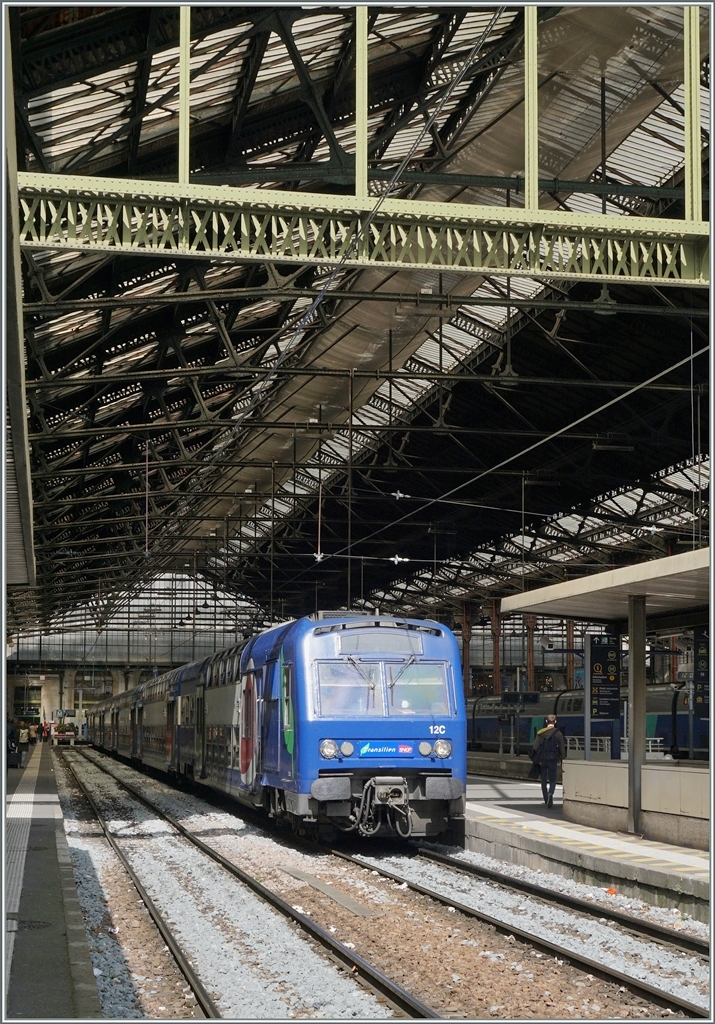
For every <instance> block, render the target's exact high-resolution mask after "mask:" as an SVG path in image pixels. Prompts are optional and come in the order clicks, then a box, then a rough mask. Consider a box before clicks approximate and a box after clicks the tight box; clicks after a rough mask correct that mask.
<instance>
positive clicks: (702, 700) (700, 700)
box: [693, 626, 710, 718]
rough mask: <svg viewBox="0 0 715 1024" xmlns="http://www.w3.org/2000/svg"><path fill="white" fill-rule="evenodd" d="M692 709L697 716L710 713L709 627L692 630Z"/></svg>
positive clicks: (707, 715) (703, 716)
mask: <svg viewBox="0 0 715 1024" xmlns="http://www.w3.org/2000/svg"><path fill="white" fill-rule="evenodd" d="M693 711H694V713H695V715H696V716H697V717H698V718H708V717H709V715H710V629H709V627H708V626H698V627H696V629H694V630H693Z"/></svg>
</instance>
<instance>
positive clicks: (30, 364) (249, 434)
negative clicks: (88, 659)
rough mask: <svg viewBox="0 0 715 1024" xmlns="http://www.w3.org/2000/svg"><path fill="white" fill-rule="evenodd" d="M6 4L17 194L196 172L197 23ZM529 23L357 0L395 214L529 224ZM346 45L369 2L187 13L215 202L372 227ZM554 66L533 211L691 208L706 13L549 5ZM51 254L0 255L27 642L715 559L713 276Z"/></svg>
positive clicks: (370, 134) (705, 133)
mask: <svg viewBox="0 0 715 1024" xmlns="http://www.w3.org/2000/svg"><path fill="white" fill-rule="evenodd" d="M8 11H9V25H10V53H11V57H12V64H13V68H12V71H13V95H12V96H11V97H10V109H11V110H13V109H14V122H15V127H14V134H15V147H14V156H15V158H16V161H17V168H18V172H19V177H20V181H21V183H22V182H23V181H25V182H30V183H32V181H33V180H34V179H33V178H32V175H36V176H38V180H39V176H41V175H43V174H45V175H47V174H52V175H64V176H66V179H65V180H66V181H67V183H68V184H67V188H68V189H69V188H71V182H72V180H73V179H74V178H77V177H81V178H87V177H94V178H99V179H102V178H103V179H107V180H108V181H111V182H112V183H113V185H112V187H113V188H114V189H115V190H116V189H117V186H116V183H117V181H120V182H121V181H122V180H126V181H127V182H132V183H134V184H133V185H132V189H134V191H135V192H136V190H137V184H136V183H140V182H153V183H155V187H156V183H161V182H166V183H170V182H176V180H177V167H178V163H177V161H178V145H179V121H180V104H179V57H180V47H179V41H180V28H179V23H180V18H179V9H178V8H174V7H166V6H160V5H155V6H152V5H140V6H126V7H114V6H112V7H62V6H51V7H29V6H28V7H22V6H16V7H11V8H9V9H8ZM524 12H525V9H524V8H523V7H521V6H519V7H517V6H504V7H493V6H490V7H479V6H476V7H467V6H459V7H449V6H445V5H435V6H434V7H433V8H430V7H414V8H410V7H409V6H408V7H394V8H391V7H389V6H385V7H380V6H370V7H369V8H368V82H367V90H368V104H367V141H368V196H369V199H370V201H371V202H373V203H374V204H375V208H377V207H378V206H379V204H380V203H381V202H385V200H386V199H387V198H403V199H411V200H414V201H415V203H417V204H419V202H420V201H422V200H424V201H425V202H428V201H430V202H442V203H446V202H449V203H455V204H471V205H475V206H476V205H487V206H490V207H503V208H507V207H522V206H523V205H524V193H523V185H524V145H525V143H524V96H525V88H524V33H525V28H524V23H525V13H524ZM708 18H709V11H708V9H707V8H705V7H703V8H701V39H700V46H701V57H702V63H701V67H700V82H699V97H698V98H699V106H700V117H701V133H700V135H701V147H702V148H701V152H702V182H701V184H702V189H703V202H704V204H705V208H707V206H708V203H709V192H708V188H709V181H708V177H707V174H708V159H709V125H710V104H709V97H710V78H709V51H708V40H709V22H708ZM355 41H356V14H355V9H354V8H348V7H335V8H333V7H329V6H319V5H307V6H303V7H294V8H291V7H283V6H273V7H270V6H260V7H255V8H252V7H243V6H226V7H222V6H217V5H207V6H203V7H195V8H193V9H192V11H191V23H190V67H191V82H190V108H189V109H190V121H189V130H190V151H189V166H190V181H191V183H192V184H194V185H197V186H198V185H204V186H207V187H211V188H216V189H217V190H218V189H224V188H225V187H226V186H232V187H236V188H239V187H240V188H251V189H254V190H263V191H264V192H265V193H266V195H267V196H269V197H271V198H270V202H274V201H275V200H274V197H275V195H276V193H277V192H280V193H282V194H283V197H284V199H283V202H284V203H285V202H298V201H299V199H300V196H301V194H310V195H311V196H320V195H323V196H325V195H328V196H330V197H332V200H334V199H335V197H340V196H342V195H345V196H346V200H345V202H346V207H349V206H350V200H349V197H350V196H353V197H354V195H355V147H356V141H355V140H356V128H355V124H356V82H355V62H356V42H355ZM538 54H539V63H538V82H539V88H538V102H539V122H538V133H539V135H538V139H539V206H540V208H541V209H544V210H553V211H555V214H556V213H557V212H558V211H570V212H571V214H573V215H575V216H577V217H578V216H583V217H584V219H585V220H588V217H589V216H591V215H594V214H595V215H601V214H602V215H605V217H607V218H614V217H618V218H620V219H621V220H622V221H623V223H624V224H625V225H626V226H627V227H628V228H629V229H630V227H631V226H633V230H634V231H638V230H639V224H641V223H643V224H645V223H648V224H649V225H652V223H653V220H654V219H658V218H662V219H664V221H665V220H678V219H682V218H683V217H684V215H685V213H684V174H685V163H684V160H685V157H684V152H685V124H686V117H685V102H686V99H685V88H686V86H685V75H684V16H683V8H682V7H678V6H672V5H665V4H654V5H650V6H641V7H634V6H616V5H607V6H605V7H603V6H598V5H591V4H584V5H576V6H566V7H558V6H554V7H539V8H538ZM6 101H8V96H7V95H6ZM13 101H14V102H13ZM8 137H9V138H11V135H9V136H8ZM167 188H168V185H167ZM60 191H61V190H60ZM221 194H222V195H223V193H221ZM28 202H29V200H28ZM26 210H27V203H25V205H24V206H23V205H22V204H21V206H20V214H19V216H20V221H19V223H22V216H23V211H26ZM270 223H271V222H269V221H266V224H267V225H268V226H267V227H266V229H265V230H266V231H267V232H268V233H269V234H270V231H271V230H272V229H271V227H270ZM273 223H274V224H277V223H278V221H274V222H273ZM118 230H119V229H118ZM30 242H31V239H29V238H28V236H27V234H26V235H24V236H21V238H20V239H18V238H14V239H12V240H11V243H10V244H11V246H12V245H13V244H14V245H16V246H17V251H18V252H19V253H20V256H19V259H20V264H21V274H22V310H21V313H22V318H23V319H22V326H23V333H24V356H23V361H24V389H25V402H26V406H25V408H26V412H27V418H26V423H25V424H24V425H23V424H22V423H21V422H18V421H17V420H15V421H14V422H13V418H12V415H11V416H10V418H9V423H8V446H7V451H8V454H9V459H8V494H9V495H10V498H11V499H12V500H9V501H8V505H7V536H8V537H9V538H11V542H10V541H9V547H8V562H7V565H8V576H7V581H8V612H7V627H8V631H9V632H10V633H17V632H20V633H22V632H25V633H28V632H33V631H38V630H46V631H51V630H53V629H58V628H61V626H62V623H63V622H64V621H68V617H70V618H72V621H74V622H76V619H77V615H78V614H80V613H79V612H78V609H85V610H86V609H88V610H89V613H90V614H91V617H92V621H93V623H94V627H95V628H97V629H100V630H101V628H102V626H103V624H106V623H107V622H108V620H109V618H110V617H111V616H113V615H115V614H116V612H117V608H118V606H119V605H121V604H122V603H123V602H126V601H127V600H128V596H129V595H132V594H137V593H139V592H141V591H142V590H145V591H146V590H147V588H150V587H151V586H153V585H155V584H153V583H152V581H157V580H164V581H166V580H173V579H175V578H178V577H179V576H182V575H183V576H185V577H186V578H188V579H192V580H196V579H199V580H200V581H201V586H202V587H208V588H209V590H210V589H211V588H213V589H214V591H216V590H217V589H220V592H221V594H222V595H233V598H234V600H235V601H236V602H238V603H240V604H241V607H242V608H251V609H255V613H254V612H252V613H251V615H252V616H253V617H252V621H253V622H255V623H263V622H268V621H272V620H276V619H278V618H285V617H288V616H294V615H295V616H297V615H301V614H306V613H309V612H312V611H313V610H314V609H315V608H316V607H321V608H341V607H348V606H350V607H352V608H354V609H365V610H370V609H374V608H381V609H382V610H384V611H386V612H390V613H394V614H412V615H427V616H430V617H434V618H438V619H443V620H445V621H448V622H450V621H453V620H455V619H456V620H457V621H461V614H462V612H461V606H462V604H463V602H469V603H471V604H473V605H475V606H479V605H484V606H485V607H486V605H487V603H488V602H489V601H490V600H491V599H492V598H495V597H502V596H505V595H508V594H511V593H515V592H519V591H522V590H524V589H531V588H533V587H536V586H540V585H543V584H545V583H553V582H559V581H564V580H569V579H572V578H574V577H580V576H584V575H587V574H589V573H593V572H598V571H602V570H603V569H604V568H609V567H610V568H613V567H617V566H620V565H623V564H627V563H632V562H639V561H643V560H648V559H651V558H654V557H659V556H661V555H667V554H674V553H677V552H678V551H682V550H686V549H690V548H696V547H702V546H705V545H707V543H708V525H709V514H708V507H709V506H708V498H709V479H710V478H709V469H710V464H709V457H708V451H707V442H708V436H709V428H708V407H709V395H708V358H707V352H706V349H707V344H708V320H707V313H708V299H709V296H708V290H707V288H705V287H702V286H695V285H693V284H692V283H691V284H688V282H687V281H683V280H681V281H672V282H663V281H661V280H660V279H658V280H657V281H655V282H654V283H653V282H650V281H649V279H648V275H647V274H644V275H643V277H642V279H638V280H634V279H631V278H623V279H614V280H608V282H606V283H604V281H603V280H599V278H598V268H594V269H593V272H589V273H583V274H581V275H570V276H569V275H566V274H565V275H564V277H563V278H561V277H550V278H544V276H543V275H541V276H529V275H525V274H521V275H513V276H512V275H511V274H508V273H504V272H499V271H498V270H495V271H493V272H489V271H488V270H482V271H479V272H477V271H473V272H468V273H467V272H465V271H464V270H463V269H450V268H449V267H441V268H440V267H436V266H435V267H433V268H430V267H421V268H420V269H416V270H411V269H409V267H404V266H403V267H384V266H383V267H381V266H379V265H377V264H375V263H369V262H366V263H365V265H362V266H361V265H355V263H354V262H350V261H349V260H348V261H342V262H341V261H340V260H339V259H336V260H335V261H334V262H333V263H332V264H331V263H329V262H328V263H326V262H325V261H320V260H311V259H309V258H306V259H305V260H304V261H302V262H296V261H295V260H291V261H288V260H286V261H285V262H282V261H281V259H280V256H279V255H277V256H275V257H274V258H271V259H260V260H259V259H235V258H230V256H229V255H226V254H224V255H223V256H220V255H219V256H215V255H212V256H208V255H206V254H199V253H187V252H181V251H169V250H166V251H156V252H139V251H132V250H131V249H130V248H127V247H117V248H116V249H114V250H112V249H111V248H109V249H107V250H106V251H102V250H98V249H93V248H91V247H87V246H84V247H82V246H81V245H78V246H77V247H75V248H74V249H73V248H71V247H69V248H68V247H62V246H52V245H49V244H48V245H47V247H45V248H43V247H42V246H41V245H38V244H35V245H33V244H30ZM456 244H457V243H456V242H455V245H456ZM696 284H697V282H696ZM10 411H11V412H12V408H11V410H10ZM23 430H24V431H25V433H26V443H27V451H28V452H29V463H28V465H24V463H23V460H22V458H18V446H17V439H18V437H19V435H20V434H21V433H22V432H23ZM13 442H15V444H14V447H13ZM24 486H27V488H28V490H29V494H30V495H31V508H30V514H31V523H32V542H33V544H34V553H33V558H34V573H35V574H34V579H33V578H32V572H31V571H29V572H25V568H26V565H27V564H28V560H27V558H24V559H23V557H22V555H23V554H24V555H25V556H26V555H27V551H28V545H27V542H25V543H24V547H23V544H22V542H21V540H20V541H18V543H17V544H16V543H15V541H14V540H13V538H22V536H23V534H22V529H21V527H22V522H21V517H22V515H23V512H22V505H21V502H20V501H19V500H18V501H15V500H14V496H15V494H19V495H22V493H23V487H24ZM23 573H25V575H23ZM223 599H224V598H222V600H223ZM168 603H169V602H164V606H165V607H166V606H167V605H168ZM159 604H161V602H159ZM81 614H82V615H83V614H84V611H82V612H81ZM230 618H231V622H233V623H234V625H235V616H233V617H230ZM231 628H233V626H232V627H231Z"/></svg>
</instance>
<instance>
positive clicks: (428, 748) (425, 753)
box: [417, 740, 432, 757]
mask: <svg viewBox="0 0 715 1024" xmlns="http://www.w3.org/2000/svg"><path fill="white" fill-rule="evenodd" d="M417 749H418V750H419V752H420V754H422V757H429V756H430V754H431V753H432V744H431V743H428V742H427V740H422V742H421V743H420V745H419V747H418V748H417Z"/></svg>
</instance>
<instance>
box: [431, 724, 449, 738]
mask: <svg viewBox="0 0 715 1024" xmlns="http://www.w3.org/2000/svg"><path fill="white" fill-rule="evenodd" d="M429 731H430V732H431V733H432V735H433V736H434V735H435V734H437V733H445V732H446V731H447V726H446V725H431V726H430V727H429Z"/></svg>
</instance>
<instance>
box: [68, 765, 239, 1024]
mask: <svg viewBox="0 0 715 1024" xmlns="http://www.w3.org/2000/svg"><path fill="white" fill-rule="evenodd" d="M77 752H78V753H82V751H77ZM62 753H63V759H64V762H65V764H66V765H67V767H68V768H69V770H70V771H71V772H72V775H73V776H74V778H75V781H76V782H77V785H78V786H79V788H80V789H81V790H82V793H83V794H84V797H85V799H86V800H87V803H88V804H89V805H90V807H91V808H92V811H93V813H94V816H95V817H96V819H97V821H98V822H99V824H100V826H101V829H102V831H103V832H104V835H105V837H106V839H107V842H108V843H109V845H110V846H111V847H112V849H113V850H114V852H115V853H116V855H117V857H119V859H120V861H121V862H122V864H123V865H124V868H125V870H126V872H127V874H128V875H129V877H130V878H131V880H132V882H133V883H134V887H135V888H136V890H137V892H138V893H139V896H140V897H141V899H142V901H143V903H144V905H145V906H146V908H147V910H148V911H149V915H150V917H151V919H152V921H153V922H154V924H155V925H156V927H157V928H158V930H159V934H160V935H161V937H162V938H163V940H164V942H165V943H166V944H167V946H168V947H169V950H170V952H171V955H172V956H173V957H174V960H175V961H176V964H177V966H178V968H179V970H180V971H181V973H182V974H183V975H184V977H185V978H186V980H187V981H188V983H189V985H190V986H191V989H192V991H193V993H194V994H195V996H196V1000H197V1002H198V1004H199V1006H200V1007H201V1009H202V1011H203V1014H204V1016H205V1017H208V1018H211V1019H216V1020H220V1019H221V1014H220V1013H219V1011H218V1007H217V1006H216V1004H215V1003H214V1001H213V999H212V998H211V996H210V995H209V993H208V992H207V991H206V989H205V988H204V986H203V984H202V983H201V981H200V980H199V977H198V975H197V974H196V972H195V971H194V969H193V967H192V966H191V964H190V963H189V962H188V960H187V958H186V957H185V956H184V954H183V952H182V950H181V947H180V946H179V944H178V943H177V941H176V939H175V938H174V935H173V933H172V931H171V929H170V928H169V926H168V924H167V923H166V921H165V920H164V918H163V916H162V914H161V912H160V911H159V910H158V909H157V906H156V904H155V903H154V901H153V900H152V898H151V896H150V895H149V893H148V892H147V891H146V889H145V888H144V886H143V885H142V883H141V882H140V881H139V879H138V878H137V876H136V874H135V872H134V869H133V868H132V866H131V864H130V863H129V860H128V859H127V857H126V856H125V855H124V854H123V853H122V851H121V849H120V848H119V845H118V844H117V841H116V840H115V838H114V836H113V835H112V834H111V832H110V831H109V829H108V827H107V825H106V824H105V822H104V818H103V817H102V814H101V811H100V810H99V808H98V807H97V804H96V803H95V801H94V799H93V797H92V796H91V795H90V793H89V791H88V789H87V787H86V786H85V784H84V783H83V782H82V780H81V779H80V777H79V776H78V774H77V772H76V771H75V770H74V767H73V765H72V762H71V760H69V759H68V758H67V756H66V754H67V753H68V752H67V751H63V752H62ZM88 760H90V759H89V758H88Z"/></svg>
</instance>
